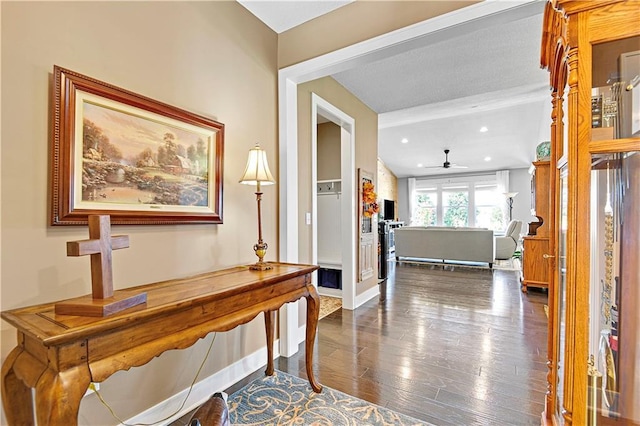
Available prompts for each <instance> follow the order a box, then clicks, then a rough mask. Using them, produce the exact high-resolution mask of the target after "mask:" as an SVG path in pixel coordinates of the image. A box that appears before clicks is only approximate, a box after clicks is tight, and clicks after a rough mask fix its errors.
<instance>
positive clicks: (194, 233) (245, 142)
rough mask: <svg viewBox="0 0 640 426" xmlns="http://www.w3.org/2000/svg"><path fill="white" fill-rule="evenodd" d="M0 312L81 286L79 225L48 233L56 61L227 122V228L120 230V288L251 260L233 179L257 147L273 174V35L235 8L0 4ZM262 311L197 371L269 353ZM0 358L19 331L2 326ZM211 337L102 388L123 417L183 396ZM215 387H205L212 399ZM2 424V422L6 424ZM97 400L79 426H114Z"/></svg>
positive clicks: (272, 232) (248, 203)
mask: <svg viewBox="0 0 640 426" xmlns="http://www.w3.org/2000/svg"><path fill="white" fill-rule="evenodd" d="M1 7H2V29H1V31H2V33H1V36H2V140H1V143H2V145H1V146H2V163H1V183H2V189H1V195H2V200H1V202H2V207H1V208H2V223H1V228H0V236H1V243H2V248H3V250H2V259H1V271H2V275H1V282H0V285H1V294H2V301H1V308H2V310H7V309H12V308H18V307H24V306H27V305H32V304H36V303H45V302H53V301H55V300H59V299H64V298H70V297H76V296H80V295H83V294H87V293H89V292H90V266H89V259H88V258H70V257H67V256H66V249H65V244H66V242H67V241H71V240H79V239H84V238H87V235H88V231H87V228H86V227H73V226H65V227H49V226H47V223H48V211H47V197H48V190H49V185H48V177H49V172H48V162H49V152H48V149H49V148H48V147H49V140H50V134H49V126H50V124H51V122H50V118H49V114H50V109H49V101H50V91H51V73H52V70H53V65H54V64H57V65H60V66H63V67H65V68H69V69H72V70H74V71H77V72H80V73H82V74H85V75H89V76H91V77H94V78H97V79H99V80H102V81H106V82H109V83H112V84H114V85H116V86H119V87H122V88H125V89H128V90H131V91H133V92H136V93H139V94H142V95H145V96H148V97H150V98H153V99H157V100H159V101H162V102H165V103H168V104H170V105H175V106H177V107H180V108H183V109H186V110H189V111H192V112H195V113H198V114H202V115H205V116H208V117H212V118H214V119H216V120H218V121H220V122H222V123H224V124H225V126H226V127H225V134H226V135H225V138H226V141H225V146H224V150H225V152H224V173H225V177H224V210H223V213H224V224H222V225H173V226H124V227H122V226H120V227H116V229H115V232H117V233H119V234H127V235H129V237H130V248H128V249H125V250H119V251H117V252H114V254H113V274H114V285H115V287H116V289H118V288H125V287H130V286H134V285H139V284H145V283H151V282H155V281H158V280H164V279H170V278H176V277H182V276H188V275H192V274H195V273H199V272H202V271H207V270H212V269H221V268H224V267H228V266H231V265H237V264H242V263H250V262H251V263H252V262H254V261H255V260H256V258H255V255H254V254H253V250H252V246H253V244H255V241H256V240H257V229H256V228H257V225H256V212H255V210H256V205H255V195H254V190H255V189H254V188H251V187H249V186H245V185H240V184H238V179H239V177H240V175H241V173H242V171H243V170H244V165H245V162H246V157H247V152H248V150H249V149H250V148H251V147H252V146H253V145H254V144H255V143H256V142H260V143H261V144H262V146H263V147H264V148H265V149H266V150H267V152H268V155H269V161H270V163H271V168H272V171H273V172H274V174H275V175H276V176H277V174H276V173H277V127H276V126H277V110H276V106H277V64H276V59H277V36H276V34H275V33H274V32H272V31H271V30H270V29H269V28H268V27H266V26H265V25H263V24H262V23H260V22H259V21H258V20H257V19H256V18H255V17H254V16H253V15H252V14H251V13H249V12H248V11H247V10H246V9H244V8H243V7H242V6H240V5H239V4H238V3H236V2H86V3H85V2H2V4H1ZM264 192H265V195H264V197H263V217H262V220H263V232H264V237H265V240H266V241H267V242H268V243H269V253H268V254H267V260H276V256H277V253H278V244H277V237H278V234H277V216H276V215H277V202H278V199H277V194H278V191H277V188H276V187H274V186H270V187H265V191H264ZM263 330H264V326H263V323H262V317H258V318H257V319H256V320H255V321H254V322H252V323H250V324H248V325H246V326H241V327H239V328H238V329H236V330H234V331H231V332H228V333H220V335H218V337H217V338H216V341H215V344H214V347H213V351H212V355H211V356H210V357H209V359H208V361H207V364H206V366H205V368H204V370H203V371H202V373H201V375H200V377H201V378H204V377H207V376H209V375H211V374H212V373H214V372H216V371H218V370H220V369H221V368H223V367H225V366H227V365H229V364H231V363H232V362H235V361H237V360H239V359H241V358H243V357H244V356H246V355H248V354H250V353H252V352H254V351H256V350H258V349H259V348H261V347H263V346H264V343H263V342H264V337H263V336H264V331H263ZM1 332H2V360H4V359H5V358H6V356H7V353H8V352H9V351H10V350H11V348H12V347H13V346H14V345H15V330H14V329H13V328H12V327H11V326H9V325H8V324H7V323H5V322H2V328H1ZM210 341H211V338H210V337H209V338H207V339H206V340H205V341H201V342H199V343H198V344H196V346H194V347H193V348H191V349H187V350H183V351H169V352H166V353H165V354H163V355H162V356H160V357H159V358H156V359H154V360H152V361H151V362H150V363H149V364H147V365H146V366H144V367H140V368H134V369H132V370H130V371H128V372H121V373H117V374H115V375H114V376H112V377H111V378H110V379H108V380H107V381H106V382H104V383H103V384H102V393H103V395H104V397H105V398H106V400H107V401H108V402H109V403H110V404H111V406H112V407H113V408H114V409H115V411H116V412H117V413H118V415H120V416H121V417H122V418H123V419H126V418H128V417H130V416H132V415H135V414H137V413H139V412H141V411H143V410H145V409H147V408H148V407H150V406H152V405H153V404H156V403H158V402H160V401H162V400H164V399H166V398H168V397H169V396H171V395H173V394H175V393H177V392H178V391H180V390H182V389H185V388H186V387H188V385H189V384H190V382H191V380H192V379H193V377H194V375H195V373H196V371H197V368H198V366H199V364H200V362H201V360H202V359H203V358H204V354H205V350H206V348H207V346H208V343H209V342H210ZM213 390H215V389H212V391H213ZM0 423H2V424H5V422H4V421H0ZM117 423H118V422H117V421H115V420H113V419H112V418H111V416H110V415H109V414H108V413H107V411H106V409H105V408H104V407H103V406H102V405H101V404H99V403H98V402H97V398H96V397H95V396H89V397H87V398H85V399H84V400H83V403H82V406H81V417H80V424H92V425H109V424H117Z"/></svg>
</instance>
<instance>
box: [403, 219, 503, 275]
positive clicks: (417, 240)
mask: <svg viewBox="0 0 640 426" xmlns="http://www.w3.org/2000/svg"><path fill="white" fill-rule="evenodd" d="M394 238H395V246H396V253H395V255H396V260H401V259H402V258H419V259H438V260H443V261H445V260H454V261H468V262H486V263H488V264H489V268H492V267H493V262H494V259H495V244H494V237H493V231H492V230H489V229H484V228H452V227H439V226H426V227H423V226H405V227H402V228H398V229H395V231H394Z"/></svg>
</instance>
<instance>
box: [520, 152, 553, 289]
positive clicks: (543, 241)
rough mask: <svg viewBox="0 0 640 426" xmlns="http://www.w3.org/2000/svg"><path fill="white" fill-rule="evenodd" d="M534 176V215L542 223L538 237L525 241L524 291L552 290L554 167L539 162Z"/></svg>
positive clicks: (532, 191) (536, 164)
mask: <svg viewBox="0 0 640 426" xmlns="http://www.w3.org/2000/svg"><path fill="white" fill-rule="evenodd" d="M529 172H530V173H531V214H532V215H534V216H538V217H540V218H541V219H542V225H541V226H539V227H538V228H537V229H536V231H535V235H528V236H526V237H524V239H523V241H522V291H524V292H525V293H526V292H527V287H543V288H547V287H549V275H550V270H549V269H550V262H549V259H550V257H549V256H550V254H549V253H551V251H550V249H551V247H550V245H549V230H550V229H551V225H552V223H553V219H554V218H553V214H552V213H551V208H550V198H551V193H552V191H551V187H550V180H549V178H550V163H549V161H535V162H534V163H533V164H532V165H531V169H530V170H529Z"/></svg>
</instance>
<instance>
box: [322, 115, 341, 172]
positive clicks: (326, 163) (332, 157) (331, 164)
mask: <svg viewBox="0 0 640 426" xmlns="http://www.w3.org/2000/svg"><path fill="white" fill-rule="evenodd" d="M341 156H342V153H341V151H340V126H338V125H337V124H335V123H322V124H318V180H333V179H340V176H341V173H342V172H341V170H340V157H341Z"/></svg>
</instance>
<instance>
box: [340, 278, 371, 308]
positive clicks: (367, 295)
mask: <svg viewBox="0 0 640 426" xmlns="http://www.w3.org/2000/svg"><path fill="white" fill-rule="evenodd" d="M379 294H380V285H379V284H378V285H376V286H373V287H371V288H370V289H369V290H367V291H365V292H364V293H361V294H359V295H358V296H356V303H355V306H354V307H353V309H356V308H357V307H359V306H362V305H364V304H365V303H367V302H368V301H369V300H371V299H373V298H374V297H377V296H378V295H379ZM343 308H344V309H349V308H345V307H344V306H343Z"/></svg>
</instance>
